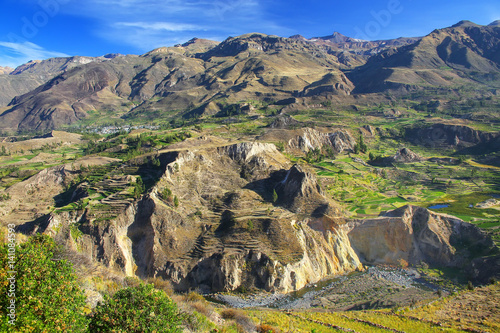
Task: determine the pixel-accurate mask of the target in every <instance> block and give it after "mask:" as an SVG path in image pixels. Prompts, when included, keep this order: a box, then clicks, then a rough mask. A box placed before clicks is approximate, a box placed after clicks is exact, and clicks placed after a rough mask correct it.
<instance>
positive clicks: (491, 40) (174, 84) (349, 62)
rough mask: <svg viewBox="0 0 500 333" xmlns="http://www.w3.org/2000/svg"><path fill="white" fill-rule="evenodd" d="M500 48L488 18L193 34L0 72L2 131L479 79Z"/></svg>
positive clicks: (496, 65)
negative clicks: (352, 30) (408, 32)
mask: <svg viewBox="0 0 500 333" xmlns="http://www.w3.org/2000/svg"><path fill="white" fill-rule="evenodd" d="M499 45H500V28H499V27H498V25H496V23H495V22H493V23H491V24H490V25H488V26H479V25H477V24H474V23H472V22H469V21H461V22H459V23H457V24H455V25H453V26H451V27H449V28H444V29H438V30H434V31H433V32H431V33H430V34H429V35H427V36H425V37H415V38H398V39H394V40H386V41H361V40H358V39H353V38H350V37H347V36H344V35H342V34H340V33H334V34H332V35H330V36H325V37H319V38H312V39H306V38H304V37H302V36H297V35H296V36H292V37H291V38H284V37H279V36H272V35H265V34H261V33H249V34H245V35H241V36H238V37H229V38H227V39H226V40H225V41H223V42H220V43H219V42H215V41H210V40H204V39H198V38H194V39H191V40H190V41H188V42H186V43H184V44H179V45H176V46H174V47H162V48H158V49H155V50H152V51H150V52H148V53H145V54H143V55H141V56H135V55H126V56H123V55H110V56H107V57H106V56H103V57H98V58H88V57H78V56H75V57H69V58H55V59H48V60H44V61H33V62H30V63H28V64H25V65H22V66H20V67H18V68H17V69H15V70H14V71H13V72H12V73H11V74H13V75H7V76H5V75H4V76H3V77H2V78H1V79H2V80H3V81H5V82H6V83H5V84H4V86H5V87H7V88H4V91H5V94H4V97H3V101H4V103H5V105H7V103H6V102H5V101H7V100H8V105H7V109H5V110H4V111H3V113H2V114H0V119H1V120H2V122H1V124H0V129H3V130H7V131H18V130H42V131H44V130H49V129H55V128H61V127H64V126H71V125H72V124H75V123H78V122H81V121H83V120H84V119H86V118H88V114H89V113H95V112H97V113H100V114H102V112H104V111H103V110H115V112H114V115H113V116H111V119H112V118H116V119H118V120H120V119H121V120H120V121H123V119H137V118H138V117H142V118H144V119H151V118H152V117H153V116H152V115H154V114H156V113H157V112H158V110H163V112H164V113H165V114H166V115H169V117H172V118H171V119H174V117H178V116H181V117H192V116H197V117H199V116H212V115H215V114H220V113H221V112H222V114H223V113H224V112H225V111H224V109H225V108H226V107H227V105H226V104H227V103H229V104H235V105H238V104H239V103H242V102H244V101H247V100H257V101H285V100H286V101H289V102H287V103H289V104H296V105H301V104H304V105H305V104H308V103H311V102H312V101H314V100H323V101H324V100H326V99H332V98H333V99H342V98H344V99H345V98H346V97H347V96H351V95H359V96H361V97H362V95H363V94H376V93H381V92H385V91H393V92H395V93H398V92H399V93H407V92H408V91H413V90H419V89H425V88H426V87H430V86H439V87H452V86H456V85H468V84H473V83H474V82H476V84H477V83H478V82H477V79H476V78H475V77H476V76H478V75H479V77H482V76H485V75H491V74H490V73H498V72H500V52H499ZM478 73H479V74H478ZM481 73H483V74H481ZM28 74H30V75H37V74H39V75H44V76H42V77H41V78H38V80H35V81H30V80H32V77H31V76H26V80H27V81H29V82H30V84H27V85H25V87H24V88H20V89H19V90H16V89H15V87H14V81H15V80H17V81H18V82H19V81H20V82H24V79H21V78H24V77H23V75H28ZM471 75H472V76H471ZM473 76H474V77H473ZM11 77H18V78H17V79H12V78H11ZM41 81H42V82H41ZM43 81H45V82H43ZM479 83H480V84H481V85H482V86H484V87H485V88H487V87H489V86H490V85H491V84H490V81H487V80H486V81H484V80H483V82H479ZM40 84H41V85H40ZM17 85H18V86H19V83H18V84H17ZM38 85H40V86H38ZM9 87H11V88H10V89H9ZM36 87H37V88H36ZM35 88H36V89H35ZM14 91H17V92H18V93H17V95H15V96H16V97H15V96H12V94H13V92H14ZM19 93H20V94H19ZM9 94H10V95H9ZM5 95H8V96H7V97H5ZM0 97H2V96H1V94H0ZM9 98H11V99H10V100H9ZM292 99H293V100H292ZM222 100H224V101H225V102H224V103H222V102H221V101H222Z"/></svg>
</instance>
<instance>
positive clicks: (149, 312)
mask: <svg viewBox="0 0 500 333" xmlns="http://www.w3.org/2000/svg"><path fill="white" fill-rule="evenodd" d="M181 320H182V318H181V315H180V314H179V311H178V310H177V306H176V304H175V303H174V302H173V301H172V300H171V299H170V298H169V297H168V296H167V295H166V294H165V292H164V291H161V290H156V289H154V288H153V285H144V284H141V285H139V286H137V287H131V288H126V289H122V290H120V291H118V292H117V293H116V294H115V295H114V296H112V297H106V299H105V302H104V303H103V304H99V305H98V306H97V307H96V309H95V310H94V313H93V314H92V317H91V321H90V326H89V330H90V332H166V333H173V332H181V331H182V330H181V329H180V325H181Z"/></svg>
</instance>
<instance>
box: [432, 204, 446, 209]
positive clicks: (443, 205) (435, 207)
mask: <svg viewBox="0 0 500 333" xmlns="http://www.w3.org/2000/svg"><path fill="white" fill-rule="evenodd" d="M448 207H450V205H448V204H437V205H434V206H430V207H429V209H440V208H448Z"/></svg>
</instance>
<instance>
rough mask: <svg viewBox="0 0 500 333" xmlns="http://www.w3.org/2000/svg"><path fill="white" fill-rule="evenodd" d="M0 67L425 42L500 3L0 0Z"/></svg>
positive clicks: (496, 10)
mask: <svg viewBox="0 0 500 333" xmlns="http://www.w3.org/2000/svg"><path fill="white" fill-rule="evenodd" d="M0 5H1V8H2V10H1V11H0V66H10V67H14V66H17V65H19V64H22V63H25V62H27V61H29V60H32V59H45V58H50V57H57V56H65V55H85V56H99V55H103V54H106V53H122V54H130V53H133V54H142V53H145V52H147V51H150V50H152V49H154V48H156V47H160V46H171V45H175V44H177V43H183V42H185V41H187V40H189V39H191V38H192V37H199V38H208V39H214V40H219V41H222V40H224V39H225V38H227V37H228V36H237V35H241V34H245V33H249V32H262V33H266V34H274V35H279V36H284V37H288V36H291V35H294V34H301V35H304V36H305V37H318V36H326V35H330V34H331V33H333V32H334V31H338V32H340V33H342V34H344V35H348V36H352V37H358V38H362V39H371V40H375V39H389V38H396V37H401V36H405V37H412V36H422V35H426V34H428V33H430V32H431V31H432V30H434V29H435V28H443V27H447V26H450V25H453V24H455V23H456V22H458V21H460V20H464V19H466V20H470V21H473V22H475V23H478V24H489V23H490V22H492V21H494V20H498V19H500V4H499V2H498V0H494V1H493V0H475V1H469V0H467V1H465V0H455V1H453V2H450V1H440V0H432V1H430V0H420V1H417V0H382V1H379V0H372V1H367V0H353V1H345V0H342V1H338V0H328V1H325V0H300V1H299V0H288V1H286V0H214V1H210V0H186V1H182V0H80V1H76V0H0Z"/></svg>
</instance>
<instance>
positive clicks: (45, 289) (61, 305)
mask: <svg viewBox="0 0 500 333" xmlns="http://www.w3.org/2000/svg"><path fill="white" fill-rule="evenodd" d="M7 249H8V247H7V245H2V246H1V247H0V251H1V252H0V267H1V269H0V280H1V281H5V282H7V281H8V280H7V278H10V277H11V274H8V271H11V270H15V271H16V274H15V300H16V303H15V314H16V320H15V324H14V325H10V324H9V323H8V322H7V320H6V318H8V317H7V312H6V310H7V306H8V303H10V299H9V298H7V297H5V295H7V294H8V292H9V290H10V284H7V285H6V284H4V283H2V284H1V285H0V293H1V294H2V295H3V297H0V314H1V316H2V321H1V322H0V331H1V332H85V331H86V330H87V324H88V320H87V318H86V317H85V315H84V310H85V295H84V294H83V292H82V290H81V289H80V287H79V286H78V284H77V280H76V276H75V274H74V272H73V269H72V265H71V264H70V263H68V262H67V261H65V260H57V259H58V258H55V253H56V252H57V251H58V247H57V245H56V244H55V242H54V240H53V239H52V238H50V237H48V236H45V235H35V236H33V237H32V238H31V239H29V240H28V241H27V242H26V243H24V244H22V245H20V246H17V247H15V249H16V253H15V259H16V262H15V267H14V269H12V267H9V257H8V255H7Z"/></svg>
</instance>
